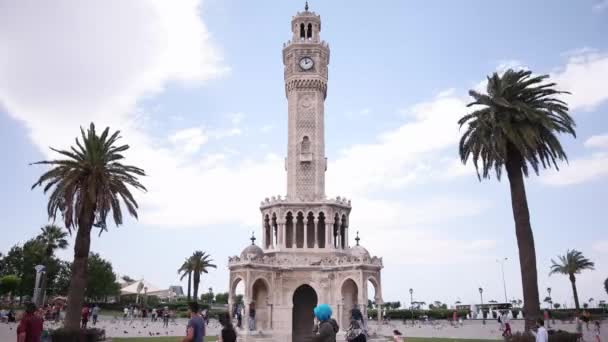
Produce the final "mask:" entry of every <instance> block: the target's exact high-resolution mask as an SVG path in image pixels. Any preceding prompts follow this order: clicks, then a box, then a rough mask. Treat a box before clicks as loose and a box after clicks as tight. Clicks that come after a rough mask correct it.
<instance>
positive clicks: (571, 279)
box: [570, 274, 581, 310]
mask: <svg viewBox="0 0 608 342" xmlns="http://www.w3.org/2000/svg"><path fill="white" fill-rule="evenodd" d="M570 283H572V295H573V296H574V306H575V307H576V310H580V308H581V306H580V304H579V302H578V291H577V290H576V277H575V276H574V274H570Z"/></svg>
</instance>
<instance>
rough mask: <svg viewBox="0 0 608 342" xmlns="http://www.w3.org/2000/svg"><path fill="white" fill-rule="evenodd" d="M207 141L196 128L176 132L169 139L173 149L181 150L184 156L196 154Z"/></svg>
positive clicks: (201, 131)
mask: <svg viewBox="0 0 608 342" xmlns="http://www.w3.org/2000/svg"><path fill="white" fill-rule="evenodd" d="M207 140H209V138H208V137H207V136H206V135H205V134H204V133H203V130H202V129H201V128H198V127H195V128H188V129H183V130H181V131H177V132H175V133H174V134H172V135H171V136H170V137H169V141H170V142H171V143H173V145H174V146H175V148H176V149H181V150H183V152H184V153H186V154H192V153H195V152H198V151H199V149H200V147H201V146H202V145H203V144H204V143H206V142H207Z"/></svg>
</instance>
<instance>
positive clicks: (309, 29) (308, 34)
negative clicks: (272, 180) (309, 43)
mask: <svg viewBox="0 0 608 342" xmlns="http://www.w3.org/2000/svg"><path fill="white" fill-rule="evenodd" d="M306 38H308V39H311V38H312V24H311V23H308V30H307V32H306Z"/></svg>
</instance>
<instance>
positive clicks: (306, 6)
mask: <svg viewBox="0 0 608 342" xmlns="http://www.w3.org/2000/svg"><path fill="white" fill-rule="evenodd" d="M304 10H305V11H306V12H308V0H306V4H304Z"/></svg>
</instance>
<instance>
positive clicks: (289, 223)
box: [285, 212, 294, 248]
mask: <svg viewBox="0 0 608 342" xmlns="http://www.w3.org/2000/svg"><path fill="white" fill-rule="evenodd" d="M285 245H286V246H287V248H294V236H293V215H291V212H288V213H287V217H285Z"/></svg>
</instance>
